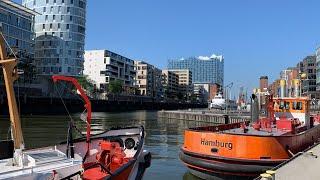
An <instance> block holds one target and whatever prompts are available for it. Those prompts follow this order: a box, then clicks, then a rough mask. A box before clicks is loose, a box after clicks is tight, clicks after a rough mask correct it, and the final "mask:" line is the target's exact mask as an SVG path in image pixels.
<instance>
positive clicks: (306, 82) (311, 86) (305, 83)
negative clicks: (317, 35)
mask: <svg viewBox="0 0 320 180" xmlns="http://www.w3.org/2000/svg"><path fill="white" fill-rule="evenodd" d="M297 68H298V69H299V71H300V73H304V74H306V78H305V79H302V84H301V87H302V88H301V91H302V95H304V96H310V98H317V99H319V98H320V93H319V92H317V90H316V88H317V82H316V81H317V80H316V74H317V65H316V56H315V55H311V56H307V57H305V58H304V59H303V60H302V61H301V62H299V63H298V64H297Z"/></svg>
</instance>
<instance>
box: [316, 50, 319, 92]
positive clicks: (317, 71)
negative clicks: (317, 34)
mask: <svg viewBox="0 0 320 180" xmlns="http://www.w3.org/2000/svg"><path fill="white" fill-rule="evenodd" d="M316 66H317V70H316V84H317V91H320V47H318V48H317V50H316Z"/></svg>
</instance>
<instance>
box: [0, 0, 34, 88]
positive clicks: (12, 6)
mask: <svg viewBox="0 0 320 180" xmlns="http://www.w3.org/2000/svg"><path fill="white" fill-rule="evenodd" d="M35 15H36V13H35V12H34V11H32V10H31V9H28V8H26V7H23V6H21V5H19V4H17V3H15V2H13V1H9V0H1V1H0V32H2V33H3V35H4V37H5V39H6V41H7V42H8V44H9V46H10V47H11V48H12V50H13V51H14V53H15V54H16V56H17V57H18V58H19V64H18V67H19V69H21V70H23V71H24V72H25V73H24V74H23V75H21V76H20V79H19V81H20V82H23V83H27V84H29V83H31V82H32V81H33V80H34V78H35V73H33V70H34V68H33V64H32V63H33V61H34V41H33V39H34V31H33V24H34V16H35ZM7 52H8V54H9V55H10V56H13V54H12V52H11V51H10V49H9V47H7Z"/></svg>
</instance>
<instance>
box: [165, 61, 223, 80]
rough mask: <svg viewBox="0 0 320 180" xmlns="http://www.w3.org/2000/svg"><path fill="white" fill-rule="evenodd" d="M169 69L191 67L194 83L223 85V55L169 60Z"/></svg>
mask: <svg viewBox="0 0 320 180" xmlns="http://www.w3.org/2000/svg"><path fill="white" fill-rule="evenodd" d="M168 69H169V70H170V69H189V70H190V71H191V72H192V83H208V84H213V83H217V84H220V85H223V81H224V58H223V56H216V55H212V56H211V57H203V56H199V57H189V58H187V59H174V60H169V61H168Z"/></svg>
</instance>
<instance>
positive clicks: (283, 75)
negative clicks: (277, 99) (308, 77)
mask: <svg viewBox="0 0 320 180" xmlns="http://www.w3.org/2000/svg"><path fill="white" fill-rule="evenodd" d="M298 78H299V69H298V68H297V67H289V68H287V69H284V70H282V71H281V72H280V79H282V80H286V88H285V89H286V93H285V94H286V95H287V96H288V97H293V96H294V95H293V94H294V84H293V83H292V80H294V79H298Z"/></svg>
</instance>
